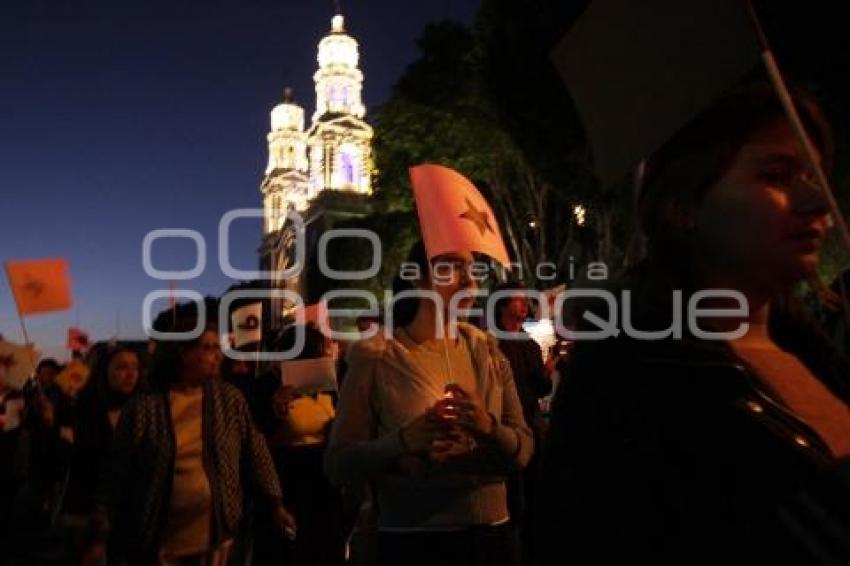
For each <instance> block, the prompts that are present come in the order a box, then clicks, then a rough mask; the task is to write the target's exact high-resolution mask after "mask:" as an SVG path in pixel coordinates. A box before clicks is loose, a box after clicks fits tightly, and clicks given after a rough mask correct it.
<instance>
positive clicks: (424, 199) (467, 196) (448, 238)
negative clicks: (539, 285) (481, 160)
mask: <svg viewBox="0 0 850 566" xmlns="http://www.w3.org/2000/svg"><path fill="white" fill-rule="evenodd" d="M410 182H411V184H412V185H413V197H414V199H416V210H417V211H418V213H419V226H420V228H421V229H422V239H423V241H424V243H425V250H426V251H427V252H428V258H429V259H433V258H434V257H436V256H438V255H442V254H445V253H451V252H479V253H484V254H487V255H489V256H490V257H492V258H493V259H495V260H496V261H498V262H500V263H501V264H502V265H507V264H508V263H510V260H509V259H508V252H507V250H506V249H505V243H504V241H503V240H502V233H501V231H500V230H499V225H498V223H497V222H496V217H495V216H494V215H493V210H492V209H491V208H490V205H489V204H488V203H487V201H486V200H485V199H484V197H483V196H481V193H479V192H478V189H476V188H475V185H473V184H472V183H471V182H470V181H469V180H468V179H467V178H466V177H464V176H463V175H461V174H460V173H458V172H457V171H454V170H452V169H449V168H448V167H443V166H441V165H417V166H416V167H411V168H410Z"/></svg>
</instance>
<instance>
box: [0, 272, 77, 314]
mask: <svg viewBox="0 0 850 566" xmlns="http://www.w3.org/2000/svg"><path fill="white" fill-rule="evenodd" d="M6 275H7V276H8V278H9V286H10V287H11V288H12V295H13V296H14V297H15V303H16V304H17V305H18V312H20V314H21V316H25V315H28V314H38V313H43V312H50V311H61V310H65V309H69V308H71V304H72V302H73V301H72V300H71V281H70V277H69V276H68V262H67V261H66V260H64V259H37V260H27V261H7V262H6Z"/></svg>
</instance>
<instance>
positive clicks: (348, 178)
mask: <svg viewBox="0 0 850 566" xmlns="http://www.w3.org/2000/svg"><path fill="white" fill-rule="evenodd" d="M317 59H318V64H319V68H318V70H317V71H316V72H315V74H314V75H313V80H314V82H315V85H316V109H315V111H314V112H313V114H312V117H311V120H310V122H311V123H310V127H309V128H307V129H305V126H306V124H305V112H304V108H303V107H301V106H299V105H298V104H297V103H296V102H295V101H294V99H293V97H292V93H291V91H290V90H289V89H287V90H286V91H285V94H284V99H283V101H282V102H281V103H280V104H278V105H277V106H275V107H274V109H273V110H272V112H271V131H270V132H269V133H268V136H267V140H268V147H269V160H268V165H267V166H266V170H265V174H264V176H263V180H262V182H261V184H260V192H261V193H262V196H263V209H264V235H265V236H266V237H268V236H270V235H273V234H275V233H276V232H278V231H280V230H281V229H282V228H283V227H284V224H285V220H286V213H287V211H288V210H294V211H296V212H298V213H301V214H304V213H305V212H306V211H307V209H308V208H309V206H310V202H311V201H312V200H313V199H314V198H315V197H316V196H318V195H319V194H320V193H322V192H323V191H328V190H330V191H344V192H350V193H355V194H360V195H367V196H368V195H370V194H371V193H372V172H373V165H372V136H373V131H372V128H371V127H370V126H369V124H367V123H366V122H365V121H364V117H365V115H366V107H365V106H364V105H363V97H362V92H363V72H362V71H361V70H360V68H359V59H360V54H359V49H358V44H357V40H355V39H354V38H353V37H351V36H350V35H348V34H347V33H346V30H345V20H344V18H343V16H342V15H340V14H337V15H336V16H334V17H333V19H332V20H331V30H330V32H329V33H328V35H326V36H325V37H323V38H322V40H321V41H320V42H319V51H318V58H317Z"/></svg>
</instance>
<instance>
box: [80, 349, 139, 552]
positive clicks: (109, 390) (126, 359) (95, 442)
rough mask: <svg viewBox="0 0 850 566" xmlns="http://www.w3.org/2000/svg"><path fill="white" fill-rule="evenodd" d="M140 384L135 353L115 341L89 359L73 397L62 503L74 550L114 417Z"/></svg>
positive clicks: (82, 532)
mask: <svg viewBox="0 0 850 566" xmlns="http://www.w3.org/2000/svg"><path fill="white" fill-rule="evenodd" d="M144 388H145V367H144V366H143V364H142V358H141V355H140V353H139V352H138V351H137V350H136V349H134V348H132V347H129V346H120V345H116V346H114V347H112V348H111V349H109V350H107V351H105V352H103V353H102V354H101V355H100V356H99V357H98V358H97V359H96V360H94V368H93V371H92V375H91V377H90V378H89V381H88V383H87V384H86V385H85V387H84V388H83V390H82V391H81V392H80V395H79V398H78V401H77V411H76V414H77V419H76V422H75V427H74V430H75V442H74V447H73V450H72V453H71V469H70V476H69V481H68V489H67V491H66V494H65V501H64V505H63V510H64V513H65V514H64V516H63V519H64V523H65V525H66V526H67V527H68V528H69V529H71V530H72V531H74V532H75V533H78V535H77V536H75V537H72V538H74V540H73V544H74V546H75V547H76V554H77V555H78V554H79V553H80V552H81V551H82V550H83V547H84V545H85V542H86V541H84V540H81V538H82V537H83V536H84V535H85V534H86V529H87V527H88V525H89V521H90V515H91V512H92V507H93V505H94V493H95V490H96V487H97V481H98V478H99V477H100V473H101V469H102V466H103V461H104V460H105V458H106V456H107V453H108V450H109V446H110V444H111V442H112V438H113V436H114V435H115V428H116V427H117V425H118V419H119V417H120V416H121V412H122V410H123V409H124V408H125V407H126V406H127V403H128V402H129V401H130V400H131V399H133V398H134V397H135V396H137V395H139V394H140V393H141V392H142V391H144Z"/></svg>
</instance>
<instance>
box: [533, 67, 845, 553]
mask: <svg viewBox="0 0 850 566" xmlns="http://www.w3.org/2000/svg"><path fill="white" fill-rule="evenodd" d="M797 103H798V107H799V108H800V110H801V112H802V116H803V120H804V122H805V124H806V127H807V129H808V131H809V132H810V134H811V135H812V136H813V139H814V142H815V144H816V146H817V150H818V154H819V157H820V159H821V160H822V163H823V164H824V165H825V166H827V167H828V166H829V164H830V162H831V136H830V132H829V128H828V126H827V125H826V123H825V122H824V121H823V119H822V117H821V112H820V110H819V108H818V107H817V106H816V105H815V104H814V103H813V102H812V101H811V99H810V98H809V97H807V96H805V95H801V94H797ZM827 212H828V208H827V206H826V202H825V197H824V194H823V191H822V189H821V188H820V187H818V186H817V185H816V184H815V182H814V180H813V175H812V172H811V167H810V165H809V163H808V162H807V160H806V158H805V157H804V155H803V153H802V150H801V148H800V143H799V141H798V140H797V138H796V137H795V135H794V133H793V131H792V129H791V127H790V126H789V125H788V122H787V121H786V119H785V117H784V114H783V109H782V106H781V104H780V101H779V100H778V98H777V96H776V94H775V93H774V92H773V91H772V89H771V88H770V86H769V85H767V84H763V83H751V84H747V85H741V86H739V87H737V88H736V89H735V90H734V91H733V92H730V93H728V94H727V95H725V96H723V97H721V98H720V99H719V100H718V101H717V102H716V103H715V104H713V105H712V106H711V107H710V108H708V109H706V110H705V111H704V112H703V113H701V114H700V115H699V116H698V117H697V118H696V119H694V120H693V121H692V122H691V123H690V124H688V125H687V126H686V127H685V128H683V129H682V130H681V131H680V132H679V133H678V134H676V136H675V137H674V138H673V139H671V140H670V141H669V142H667V143H666V144H665V145H664V147H663V148H661V149H660V150H659V151H658V152H657V153H656V154H655V155H654V156H653V157H652V158H651V159H650V160H649V162H648V164H647V168H646V173H645V177H644V183H643V187H642V191H641V193H640V196H639V201H638V213H639V220H640V226H641V228H642V229H643V231H644V233H645V236H646V238H647V242H646V248H647V255H646V258H645V259H644V261H643V262H642V263H640V264H639V265H637V266H636V267H635V268H634V269H633V270H632V272H631V273H630V274H629V275H628V276H627V277H626V278H625V280H624V281H623V282H622V289H623V290H629V291H630V292H631V294H632V295H631V301H630V306H631V311H630V312H629V316H630V320H631V322H632V326H633V328H636V329H640V330H641V331H645V332H648V331H659V332H661V331H665V332H666V337H665V336H663V334H664V333H662V334H660V335H659V336H658V337H656V338H655V339H651V340H650V339H638V338H634V337H629V336H628V335H627V334H626V333H621V334H620V336H618V337H616V338H609V339H606V340H602V341H578V342H577V343H576V345H575V349H574V351H573V354H572V357H571V360H570V366H569V368H568V370H567V372H566V375H565V377H564V379H563V381H562V383H561V385H560V386H559V388H558V393H557V395H556V398H555V400H554V403H553V405H554V406H553V413H552V421H551V427H550V430H549V432H548V435H547V444H546V447H545V450H544V453H543V462H542V464H543V465H542V470H543V474H542V476H541V478H542V483H541V484H540V485H538V495H539V499H538V503H539V506H540V510H541V511H542V512H541V517H540V519H541V520H540V529H541V531H542V533H543V534H542V536H540V537H539V538H538V540H539V541H540V542H541V543H543V544H542V545H541V553H540V556H541V558H542V560H541V561H542V563H543V564H546V565H548V564H553V565H554V564H566V563H570V562H581V561H584V560H586V559H587V557H589V556H590V557H593V560H594V562H598V563H600V564H602V563H625V562H629V563H637V564H644V563H646V564H682V563H691V564H694V563H699V564H719V563H723V562H728V561H730V560H733V561H735V562H740V563H759V564H798V565H802V564H848V563H850V553H848V546H847V541H848V540H850V528H849V527H848V526H850V521H848V516H850V498H848V491H847V489H846V487H847V485H848V481H847V475H846V471H847V470H846V468H843V467H844V466H846V463H847V459H848V457H850V410H848V403H850V382H848V376H850V365H848V362H847V360H846V359H845V358H842V357H841V356H839V355H837V354H836V352H835V350H834V349H833V348H832V347H831V345H830V344H829V342H828V340H827V339H826V337H825V335H824V333H823V331H822V330H821V329H820V328H818V327H817V326H815V325H814V324H812V323H811V322H810V320H809V319H808V318H807V317H806V316H805V315H804V314H803V312H802V311H801V310H800V309H798V308H797V307H796V302H795V300H794V298H793V294H792V291H793V289H794V286H795V284H797V283H798V282H800V281H802V280H804V279H805V278H807V277H810V276H812V275H813V274H814V270H815V268H816V267H817V263H818V254H819V250H820V246H821V242H822V239H823V237H824V234H825V231H826V229H827V225H828V220H827ZM716 289H722V290H734V291H737V292H739V293H741V295H740V296H739V297H741V296H742V297H743V298H744V299H745V302H746V308H744V309H742V308H741V304H740V303H739V302H738V300H736V299H734V298H732V297H730V296H729V294H728V291H726V292H725V295H723V296H722V297H718V296H717V295H715V296H714V297H709V298H708V299H703V300H702V301H701V303H700V304H699V307H700V308H705V309H730V311H729V312H726V313H716V312H715V313H712V312H711V311H709V312H703V313H701V314H698V315H697V317H696V320H695V321H694V320H693V319H691V318H689V317H688V315H686V314H685V315H682V316H678V317H676V316H674V314H673V313H674V310H673V305H674V303H676V302H678V301H677V298H676V296H675V294H674V291H675V290H680V292H681V293H682V295H683V300H682V301H681V304H683V305H685V308H687V305H688V304H689V299H691V298H693V297H695V296H696V295H695V294H696V293H698V292H700V291H702V290H716ZM624 303H625V301H624ZM623 308H625V306H624V307H623ZM600 314H601V316H602V318H603V319H605V317H606V316H609V314H610V313H608V314H606V313H605V312H604V311H600V313H598V314H597V316H600ZM683 318H685V320H684V321H683V320H682V319H683ZM676 321H678V322H680V323H682V327H683V330H682V336H681V337H676V336H675V335H670V334H669V332H667V331H669V329H670V328H671V322H672V323H674V324H675V322H676ZM694 322H695V323H696V324H697V325H698V328H695V327H694V326H693V324H694ZM742 325H744V326H742ZM579 330H588V331H589V330H596V329H594V328H588V327H587V325H586V324H584V325H582V326H580V327H579ZM735 331H738V332H735ZM704 332H715V333H717V332H723V333H725V334H723V335H721V336H706V335H705V334H702V333H704ZM701 334H702V335H701ZM721 338H722V339H721Z"/></svg>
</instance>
